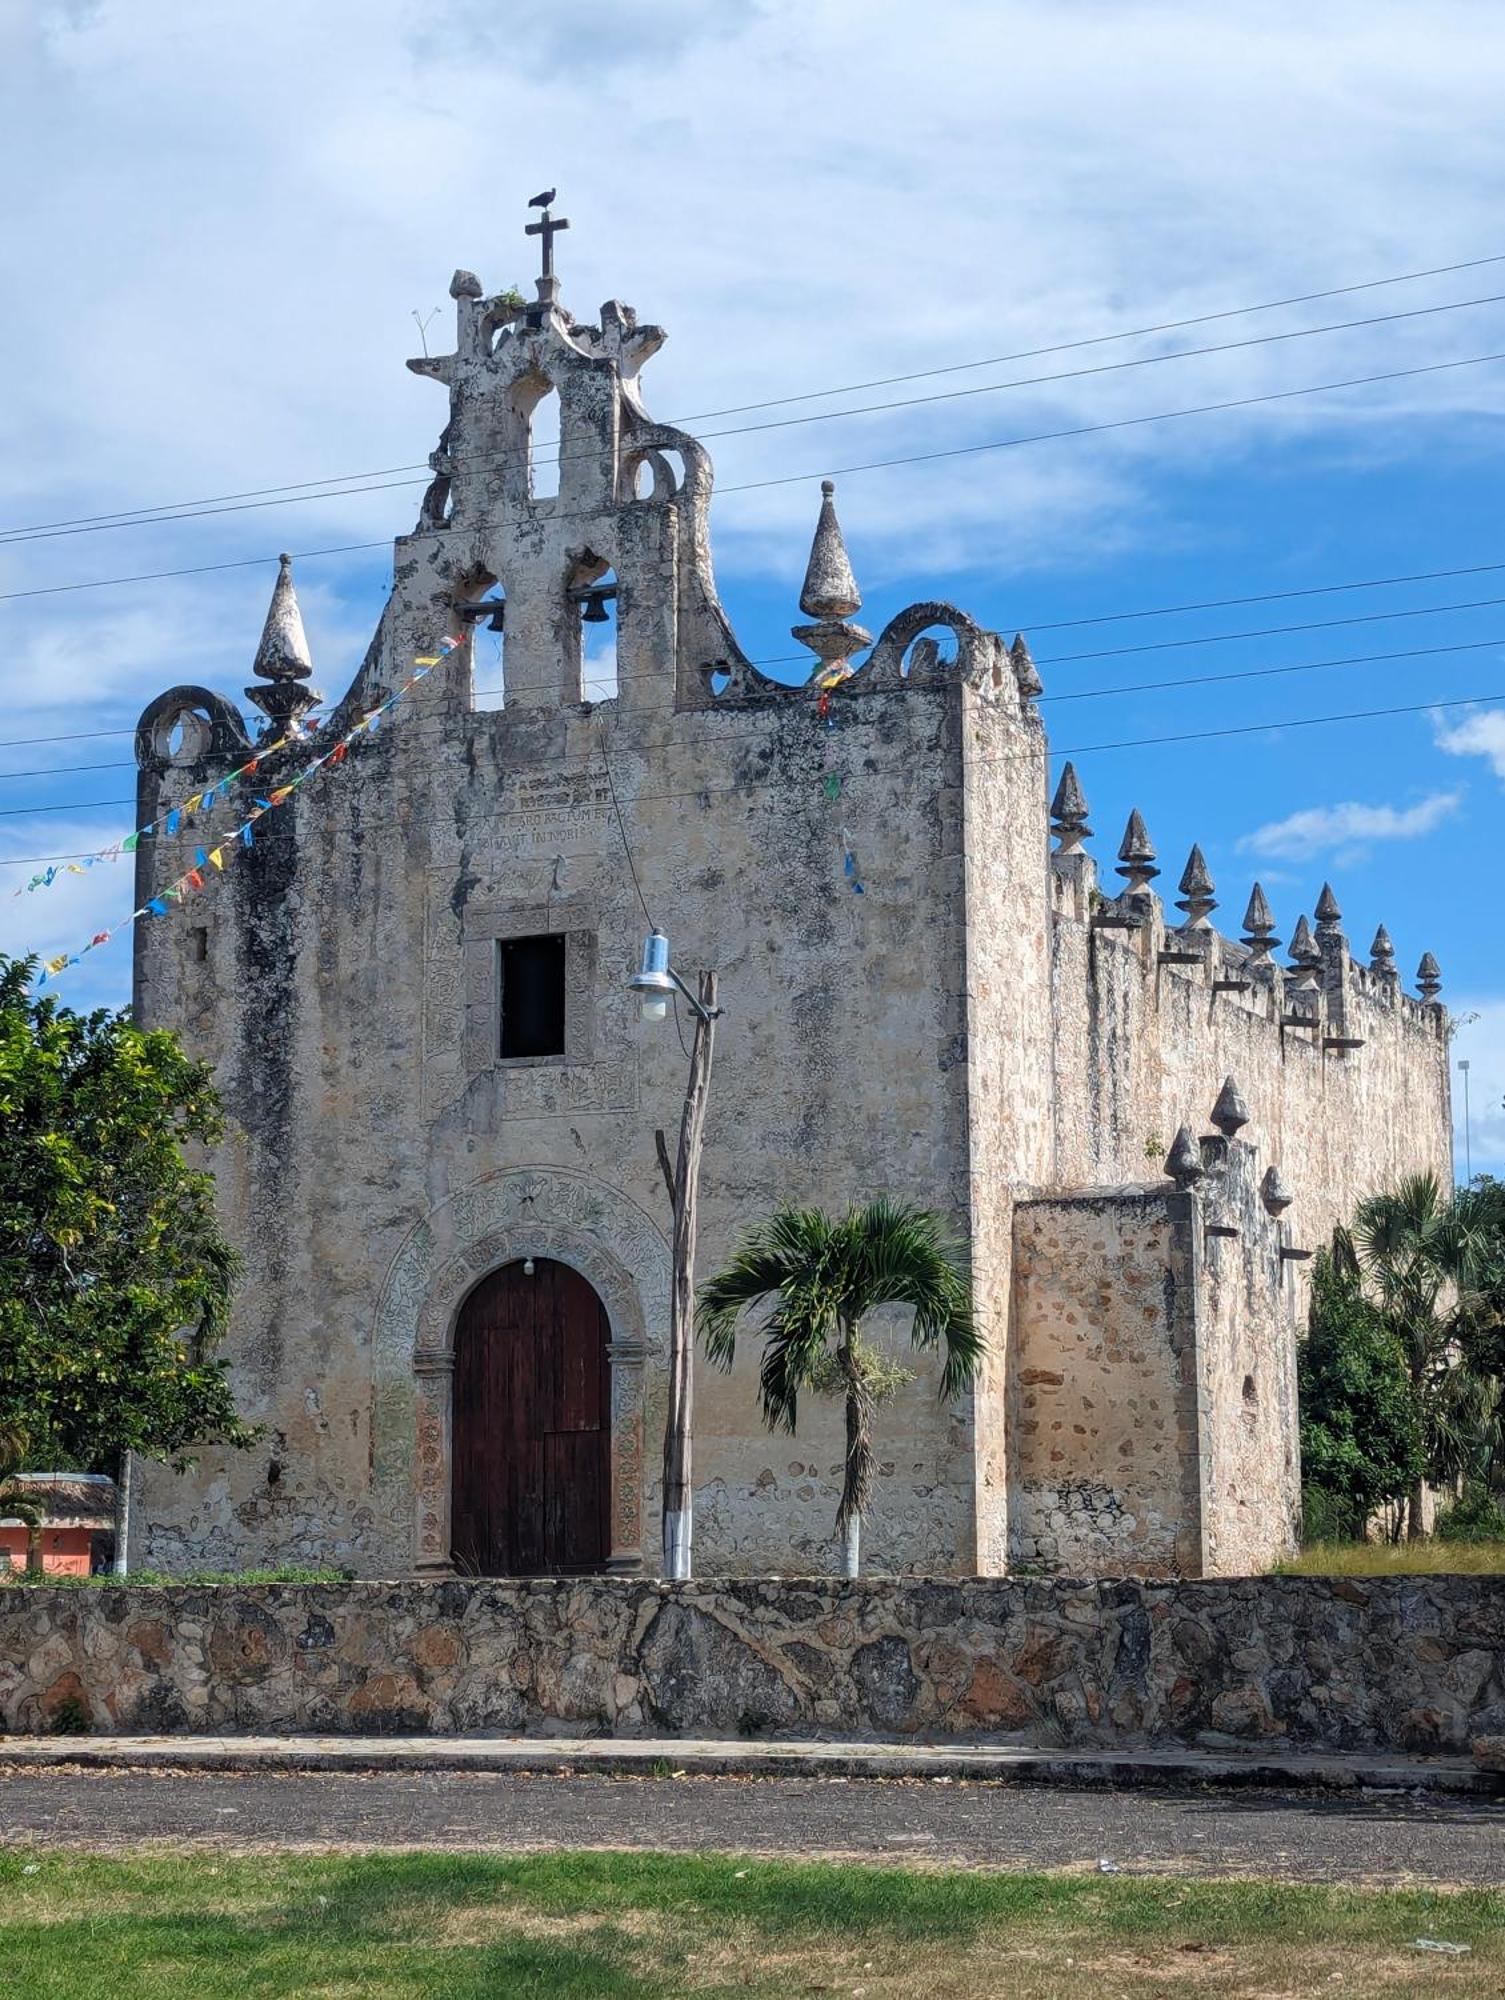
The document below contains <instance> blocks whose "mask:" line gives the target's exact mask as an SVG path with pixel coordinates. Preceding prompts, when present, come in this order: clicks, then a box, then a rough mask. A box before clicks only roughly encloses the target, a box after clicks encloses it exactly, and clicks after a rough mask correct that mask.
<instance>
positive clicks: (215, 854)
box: [209, 847, 225, 868]
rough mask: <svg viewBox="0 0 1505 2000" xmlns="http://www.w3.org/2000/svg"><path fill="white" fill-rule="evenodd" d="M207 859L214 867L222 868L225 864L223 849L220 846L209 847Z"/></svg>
mask: <svg viewBox="0 0 1505 2000" xmlns="http://www.w3.org/2000/svg"><path fill="white" fill-rule="evenodd" d="M209 859H210V861H211V862H212V863H213V865H214V866H215V867H216V868H223V867H224V865H225V850H224V849H223V848H222V847H211V848H210V850H209Z"/></svg>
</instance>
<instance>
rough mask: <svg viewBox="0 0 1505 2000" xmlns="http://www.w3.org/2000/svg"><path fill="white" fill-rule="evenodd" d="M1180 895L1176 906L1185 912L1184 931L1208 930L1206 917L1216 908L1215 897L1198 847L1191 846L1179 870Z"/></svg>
mask: <svg viewBox="0 0 1505 2000" xmlns="http://www.w3.org/2000/svg"><path fill="white" fill-rule="evenodd" d="M1178 886H1179V888H1180V890H1181V894H1180V896H1179V897H1178V898H1177V899H1176V908H1177V909H1178V910H1184V911H1185V912H1186V922H1185V923H1184V924H1183V925H1182V926H1181V928H1182V929H1183V930H1186V931H1210V930H1211V929H1212V925H1211V924H1210V923H1209V921H1208V919H1209V918H1210V917H1211V915H1212V913H1213V911H1214V910H1215V909H1216V908H1217V906H1218V904H1217V898H1216V897H1215V896H1214V895H1213V893H1212V892H1213V886H1214V885H1213V880H1212V877H1211V876H1210V875H1209V874H1208V872H1207V863H1206V861H1205V860H1204V858H1203V855H1202V850H1201V848H1200V847H1193V849H1192V851H1191V853H1190V854H1189V855H1188V856H1187V859H1186V866H1185V868H1183V869H1182V871H1181V881H1180V883H1179V885H1178Z"/></svg>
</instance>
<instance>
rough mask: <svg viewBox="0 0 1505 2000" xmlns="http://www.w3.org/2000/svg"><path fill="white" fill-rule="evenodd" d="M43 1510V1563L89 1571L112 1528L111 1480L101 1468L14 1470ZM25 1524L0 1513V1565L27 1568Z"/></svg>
mask: <svg viewBox="0 0 1505 2000" xmlns="http://www.w3.org/2000/svg"><path fill="white" fill-rule="evenodd" d="M16 1484H17V1485H19V1486H21V1487H23V1488H24V1489H25V1490H26V1492H27V1493H28V1495H29V1496H30V1497H31V1499H32V1500H33V1501H34V1502H35V1504H36V1506H37V1507H38V1508H39V1509H40V1510H41V1514H42V1528H41V1534H40V1541H41V1548H42V1568H43V1569H44V1570H46V1571H48V1572H50V1573H51V1574H52V1575H54V1576H88V1575H90V1574H91V1573H92V1571H93V1570H94V1569H95V1568H97V1567H98V1566H99V1564H98V1562H97V1561H96V1556H98V1557H101V1558H102V1556H103V1555H104V1553H105V1551H104V1548H103V1547H101V1542H102V1541H107V1540H108V1539H109V1538H112V1537H113V1535H114V1532H115V1482H114V1480H113V1479H111V1478H109V1477H108V1475H107V1474H105V1473H102V1472H23V1473H20V1474H18V1475H17V1476H16ZM28 1533H29V1531H28V1529H27V1528H26V1527H25V1525H24V1524H23V1523H22V1522H20V1521H18V1520H15V1519H14V1518H11V1519H0V1569H5V1568H7V1567H8V1568H12V1569H25V1567H26V1545H27V1539H28Z"/></svg>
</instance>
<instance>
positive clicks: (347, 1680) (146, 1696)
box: [0, 1576, 1505, 1751]
mask: <svg viewBox="0 0 1505 2000" xmlns="http://www.w3.org/2000/svg"><path fill="white" fill-rule="evenodd" d="M1502 1661H1505V1586H1502V1585H1501V1583H1500V1581H1499V1579H1498V1578H1494V1577H1463V1576H1445V1577H1443V1576H1439V1577H1401V1578H1383V1579H1362V1580H1360V1579H1354V1578H1344V1577H1278V1578H1275V1577H1262V1578H1250V1579H1240V1580H1236V1581H1222V1580H1208V1581H1203V1582H1183V1583H1151V1582H1121V1583H1099V1584H1090V1583H1085V1584H1084V1583H1063V1582H1054V1581H1052V1582H1045V1581H1038V1582H1025V1581H1019V1580H1007V1581H987V1580H967V1581H952V1582H948V1581H941V1580H933V1581H930V1582H914V1583H910V1582H898V1581H894V1582H878V1583H862V1584H858V1585H845V1584H842V1583H840V1582H837V1581H836V1580H834V1579H829V1578H811V1579H806V1580H802V1581H794V1582H789V1581H779V1580H778V1579H765V1580H762V1581H756V1582H755V1581H747V1582H736V1581H727V1582H725V1583H721V1584H698V1585H673V1584H669V1585H665V1584H657V1583H653V1582H650V1581H648V1580H646V1579H634V1578H592V1579H585V1580H576V1581H573V1582H524V1583H493V1582H485V1581H475V1580H470V1579H460V1578H452V1579H449V1580H446V1581H433V1582H427V1583H425V1582H414V1581H410V1582H406V1583H401V1584H374V1583H372V1584H361V1583H356V1584H347V1585H275V1584H273V1585H262V1586H258V1587H256V1588H251V1589H245V1588H241V1589H237V1588H233V1587H222V1588H219V1589H207V1590H206V1589H195V1588H193V1587H192V1586H179V1587H176V1588H173V1589H167V1590H147V1589H140V1588H137V1587H134V1586H133V1587H130V1588H107V1589H100V1590H89V1591H82V1590H61V1589H56V1590H48V1589H36V1590H9V1591H4V1592H0V1719H3V1723H4V1726H5V1728H6V1729H10V1730H38V1729H45V1728H47V1726H48V1724H49V1723H50V1722H51V1721H52V1720H53V1718H54V1717H55V1716H56V1714H57V1712H58V1710H59V1709H60V1708H61V1707H62V1705H63V1704H64V1703H65V1702H68V1701H70V1700H72V1701H74V1702H77V1703H79V1704H80V1705H81V1706H82V1708H83V1710H84V1711H85V1714H86V1715H87V1717H88V1719H89V1720H90V1721H91V1723H92V1724H93V1726H94V1727H95V1728H96V1729H98V1730H100V1731H102V1732H104V1733H107V1734H108V1733H116V1732H121V1733H127V1734H129V1733H133V1732H134V1733H147V1734H154V1733H157V1732H162V1731H173V1730H180V1731H182V1730H186V1731H193V1732H196V1733H200V1734H204V1733H209V1732H212V1731H220V1730H222V1731H224V1732H226V1733H227V1734H231V1735H243V1734H269V1735H280V1734H296V1733H300V1732H310V1733H325V1732H331V1731H348V1732H352V1733H355V1734H361V1735H374V1734H379V1733H382V1732H384V1731H391V1732H395V1733H400V1734H407V1733H409V1732H422V1731H432V1732H434V1733H436V1734H443V1735H453V1734H469V1735H476V1734H488V1733H507V1734H512V1733H530V1732H531V1733H533V1734H538V1735H550V1734H554V1735H559V1734H570V1735H578V1734H582V1733H585V1732H596V1731H600V1732H602V1733H605V1734H608V1735H616V1736H632V1735H662V1734H673V1733H680V1734H689V1735H724V1736H738V1735H757V1734H761V1733H764V1732H768V1733H776V1734H780V1735H791V1736H799V1735H808V1734H811V1733H814V1732H822V1733H831V1734H835V1735H850V1736H869V1737H870V1736H875V1735H876V1736H890V1737H905V1736H920V1737H923V1738H926V1739H935V1738H941V1739H944V1738H946V1737H968V1738H984V1739H986V1738H1007V1737H1021V1738H1024V1739H1026V1740H1028V1741H1030V1742H1033V1743H1059V1744H1069V1745H1078V1744H1082V1745H1084V1744H1105V1745H1110V1746H1111V1745H1128V1744H1136V1743H1147V1742H1151V1743H1182V1744H1198V1743H1201V1744H1220V1743H1221V1744H1226V1743H1229V1742H1238V1743H1245V1744H1250V1745H1263V1746H1265V1747H1267V1748H1270V1749H1276V1748H1287V1747H1289V1748H1300V1747H1303V1746H1314V1745H1320V1746H1324V1747H1328V1748H1340V1749H1348V1748H1351V1749H1366V1748H1376V1747H1378V1748H1385V1749H1404V1750H1410V1751H1459V1750H1466V1749H1467V1747H1468V1745H1469V1744H1470V1742H1471V1741H1472V1740H1473V1739H1475V1738H1477V1737H1481V1736H1489V1735H1496V1734H1499V1733H1501V1732H1502V1731H1505V1678H1502V1671H1505V1670H1502Z"/></svg>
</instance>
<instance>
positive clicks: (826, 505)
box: [791, 479, 873, 680]
mask: <svg viewBox="0 0 1505 2000" xmlns="http://www.w3.org/2000/svg"><path fill="white" fill-rule="evenodd" d="M820 493H821V500H820V518H819V519H818V520H817V522H816V524H815V536H814V539H813V540H812V542H811V544H810V560H809V562H808V564H807V565H806V567H805V583H804V588H803V589H802V590H801V591H800V610H801V611H803V612H804V613H805V614H806V616H807V617H810V618H813V619H816V620H817V621H818V622H817V623H816V624H814V625H795V626H793V627H792V628H791V629H792V631H793V634H794V636H795V638H796V639H798V640H799V642H800V644H801V645H802V646H808V647H809V648H810V650H811V652H812V653H814V654H816V655H817V656H818V657H819V660H820V665H819V666H818V667H817V668H816V669H815V675H814V678H815V679H817V680H826V679H835V680H844V679H845V678H846V676H847V674H848V673H849V672H850V671H851V669H850V668H849V667H848V666H847V661H848V660H849V659H850V658H851V656H852V654H853V653H860V652H861V651H862V649H863V647H864V646H870V645H871V644H872V643H873V637H872V634H871V633H870V632H864V631H863V629H862V627H861V626H860V625H852V624H849V623H848V622H847V621H848V620H849V619H850V618H851V615H852V613H853V612H854V611H857V610H860V609H861V606H862V592H861V591H860V590H859V589H858V588H857V579H856V577H854V576H853V574H852V565H851V563H850V561H849V560H848V558H847V545H846V543H845V541H844V540H843V539H842V533H841V523H840V522H839V521H838V520H837V518H836V507H835V498H834V496H835V493H836V482H835V481H834V480H833V479H823V480H822V481H821V483H820Z"/></svg>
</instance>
